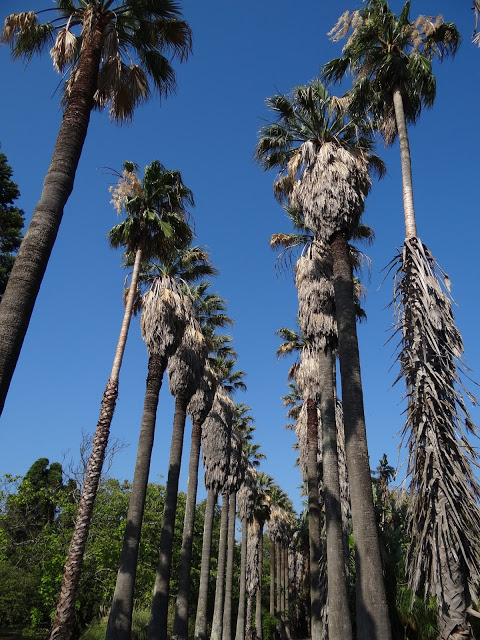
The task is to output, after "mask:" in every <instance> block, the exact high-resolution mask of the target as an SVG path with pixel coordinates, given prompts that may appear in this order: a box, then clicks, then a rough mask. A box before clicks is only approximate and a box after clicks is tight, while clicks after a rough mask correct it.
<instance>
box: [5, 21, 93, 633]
mask: <svg viewBox="0 0 480 640" xmlns="http://www.w3.org/2000/svg"><path fill="white" fill-rule="evenodd" d="M101 45H102V33H101V32H100V31H97V32H96V33H95V34H94V37H92V38H91V40H90V41H89V43H88V44H85V45H84V46H83V48H82V51H81V53H80V59H79V61H78V66H77V76H76V80H75V82H74V84H73V87H72V92H71V95H70V98H69V100H68V104H67V107H66V109H65V113H64V114H63V119H62V123H61V125H60V130H59V132H58V137H57V141H56V143H55V148H54V150H53V156H52V160H51V162H50V166H49V167H48V170H47V175H46V176H45V180H44V183H43V189H42V194H41V196H40V200H39V201H38V203H37V205H36V207H35V210H34V212H33V215H32V219H31V221H30V224H29V227H28V229H27V232H26V233H25V237H24V238H23V240H22V244H21V245H20V249H19V251H18V255H17V257H16V259H15V263H14V265H13V269H12V273H11V274H10V277H9V279H8V284H7V287H6V289H5V293H4V294H3V297H2V304H1V306H0V415H1V413H2V411H3V407H4V404H5V398H6V396H7V393H8V388H9V386H10V382H11V379H12V376H13V372H14V371H15V367H16V365H17V360H18V357H19V355H20V351H21V348H22V345H23V340H24V338H25V334H26V333H27V329H28V325H29V323H30V318H31V316H32V312H33V307H34V305H35V300H36V299H37V295H38V292H39V290H40V285H41V284H42V280H43V276H44V274H45V271H46V268H47V264H48V260H49V258H50V254H51V252H52V249H53V245H54V244H55V240H56V238H57V233H58V229H59V227H60V223H61V221H62V217H63V208H64V206H65V204H66V203H67V200H68V198H69V197H70V194H71V192H72V189H73V183H74V180H75V173H76V170H77V166H78V162H79V160H80V155H81V153H82V149H83V143H84V142H85V138H86V135H87V130H88V125H89V122H90V113H91V111H92V109H93V105H94V102H93V96H94V94H95V91H96V89H97V79H98V69H99V66H100V56H101ZM64 595H65V589H64V588H63V587H62V598H64ZM61 606H62V611H65V613H62V611H60V610H58V611H57V613H56V614H55V621H54V625H53V630H52V633H53V634H54V636H52V638H53V637H60V636H62V633H63V632H62V631H60V628H61V627H64V626H65V624H66V625H67V626H69V625H70V622H69V621H67V618H68V619H69V618H70V616H71V615H73V612H71V613H67V611H68V610H70V609H71V607H70V606H67V609H65V606H66V604H65V602H62V604H61ZM65 616H66V617H65ZM64 619H65V620H66V622H63V620H64ZM68 634H69V631H67V632H66V635H64V636H63V637H67V636H68Z"/></svg>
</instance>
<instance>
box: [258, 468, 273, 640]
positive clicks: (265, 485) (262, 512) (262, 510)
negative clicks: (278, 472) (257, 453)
mask: <svg viewBox="0 0 480 640" xmlns="http://www.w3.org/2000/svg"><path fill="white" fill-rule="evenodd" d="M272 485H273V478H272V477H271V476H269V475H268V474H266V473H264V472H263V471H259V472H258V473H257V494H256V500H255V507H254V519H255V522H256V523H257V524H256V541H255V545H256V548H257V551H256V556H257V570H256V571H257V574H258V584H257V590H256V594H255V632H256V638H257V640H263V629H262V571H263V528H264V525H265V522H266V520H268V517H269V514H270V503H269V500H268V491H269V489H270V488H271V486H272Z"/></svg>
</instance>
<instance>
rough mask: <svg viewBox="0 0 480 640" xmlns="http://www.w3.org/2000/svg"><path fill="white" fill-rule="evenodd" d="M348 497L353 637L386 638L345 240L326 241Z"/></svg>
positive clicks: (387, 622) (385, 611) (385, 610)
mask: <svg viewBox="0 0 480 640" xmlns="http://www.w3.org/2000/svg"><path fill="white" fill-rule="evenodd" d="M331 251H332V259H333V281H334V288H335V307H336V315H337V327H338V350H339V359H340V375H341V382H342V401H343V412H344V422H345V448H346V455H347V467H348V477H349V480H350V497H351V503H352V522H353V535H354V542H355V567H356V575H357V584H356V601H357V637H358V640H389V639H390V638H391V631H390V620H389V615H388V607H387V599H386V595H385V586H384V582H383V573H382V563H381V558H380V546H379V541H378V531H377V525H376V520H375V511H374V507H373V495H372V485H371V479H370V463H369V457H368V448H367V435H366V427H365V413H364V408H363V390H362V381H361V375H360V357H359V352H358V340H357V325H356V318H355V310H354V302H353V273H352V266H351V262H350V258H349V251H348V243H347V239H346V238H345V236H344V235H342V234H337V235H336V236H334V238H333V239H332V241H331Z"/></svg>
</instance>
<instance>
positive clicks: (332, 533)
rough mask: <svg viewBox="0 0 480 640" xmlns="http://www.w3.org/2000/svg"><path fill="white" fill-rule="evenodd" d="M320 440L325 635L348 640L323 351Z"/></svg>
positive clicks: (331, 398) (331, 402) (327, 364)
mask: <svg viewBox="0 0 480 640" xmlns="http://www.w3.org/2000/svg"><path fill="white" fill-rule="evenodd" d="M319 361H320V374H321V383H320V386H321V389H322V395H321V402H320V412H321V416H322V436H323V453H322V462H323V498H324V504H325V526H326V543H327V580H328V632H329V636H330V637H331V638H332V639H333V638H342V639H344V640H351V638H352V625H351V622H350V611H349V608H348V594H347V581H346V576H345V554H344V548H343V527H342V509H341V500H340V482H339V474H338V452H337V427H336V419H335V394H334V388H333V354H332V350H331V349H330V348H329V347H327V348H326V349H325V351H323V352H322V351H320V353H319Z"/></svg>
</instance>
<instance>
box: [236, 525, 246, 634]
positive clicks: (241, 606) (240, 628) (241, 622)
mask: <svg viewBox="0 0 480 640" xmlns="http://www.w3.org/2000/svg"><path fill="white" fill-rule="evenodd" d="M247 540H248V527H247V518H243V520H242V549H241V557H240V591H239V594H238V613H237V632H236V634H235V640H245V592H246V571H247Z"/></svg>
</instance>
